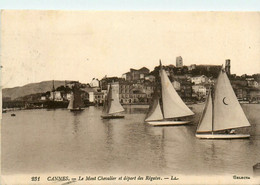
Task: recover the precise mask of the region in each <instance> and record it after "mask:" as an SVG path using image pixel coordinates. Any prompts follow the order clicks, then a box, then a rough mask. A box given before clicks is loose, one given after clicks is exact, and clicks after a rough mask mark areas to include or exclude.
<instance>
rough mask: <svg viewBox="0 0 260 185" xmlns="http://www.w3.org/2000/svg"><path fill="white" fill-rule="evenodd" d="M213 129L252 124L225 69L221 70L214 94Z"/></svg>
mask: <svg viewBox="0 0 260 185" xmlns="http://www.w3.org/2000/svg"><path fill="white" fill-rule="evenodd" d="M213 114H214V118H213V119H214V120H213V130H214V131H217V130H225V129H232V128H239V127H247V126H250V123H249V122H248V120H247V118H246V116H245V114H244V112H243V110H242V108H241V106H240V104H239V102H238V100H237V97H236V95H235V93H234V91H233V88H232V86H231V84H230V81H229V79H228V77H227V75H226V73H225V72H224V71H222V70H221V72H220V74H219V77H218V80H217V84H216V87H215V94H214V112H213Z"/></svg>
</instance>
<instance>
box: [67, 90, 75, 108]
mask: <svg viewBox="0 0 260 185" xmlns="http://www.w3.org/2000/svg"><path fill="white" fill-rule="evenodd" d="M73 104H74V94H73V93H71V96H70V102H69V105H68V109H73V107H74V105H73Z"/></svg>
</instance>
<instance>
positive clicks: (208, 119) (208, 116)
mask: <svg viewBox="0 0 260 185" xmlns="http://www.w3.org/2000/svg"><path fill="white" fill-rule="evenodd" d="M212 111H213V110H212V98H211V92H209V94H208V98H207V102H206V103H205V107H204V111H203V113H202V115H201V120H200V123H199V126H198V128H197V132H198V133H199V132H209V131H212Z"/></svg>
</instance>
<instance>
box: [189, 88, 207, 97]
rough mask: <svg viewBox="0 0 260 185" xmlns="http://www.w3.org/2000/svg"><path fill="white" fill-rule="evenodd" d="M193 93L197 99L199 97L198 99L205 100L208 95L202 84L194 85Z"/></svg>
mask: <svg viewBox="0 0 260 185" xmlns="http://www.w3.org/2000/svg"><path fill="white" fill-rule="evenodd" d="M192 91H193V93H194V95H195V97H197V98H198V99H201V98H205V97H206V95H207V88H206V87H205V86H204V85H201V84H197V85H193V86H192ZM194 95H193V96H194Z"/></svg>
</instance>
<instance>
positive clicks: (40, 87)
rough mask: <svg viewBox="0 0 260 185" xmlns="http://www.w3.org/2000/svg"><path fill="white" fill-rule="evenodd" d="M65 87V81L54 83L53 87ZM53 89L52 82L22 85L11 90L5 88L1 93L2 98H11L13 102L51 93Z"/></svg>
mask: <svg viewBox="0 0 260 185" xmlns="http://www.w3.org/2000/svg"><path fill="white" fill-rule="evenodd" d="M62 85H65V81H56V80H55V81H54V87H55V88H57V87H59V86H62ZM52 87H53V84H52V81H43V82H39V83H30V84H27V85H24V86H22V87H13V88H5V89H3V91H2V96H3V98H8V97H9V98H11V100H15V99H16V98H19V97H22V96H26V95H30V94H36V93H45V92H47V91H51V90H52Z"/></svg>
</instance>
